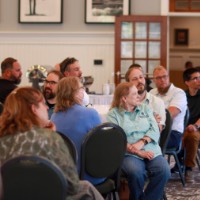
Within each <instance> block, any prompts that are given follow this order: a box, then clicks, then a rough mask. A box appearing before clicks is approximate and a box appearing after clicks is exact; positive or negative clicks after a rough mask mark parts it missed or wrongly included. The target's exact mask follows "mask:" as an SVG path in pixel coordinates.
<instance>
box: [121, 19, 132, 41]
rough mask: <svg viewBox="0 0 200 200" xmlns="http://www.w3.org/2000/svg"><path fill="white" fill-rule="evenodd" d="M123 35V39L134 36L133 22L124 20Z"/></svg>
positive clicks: (122, 25)
mask: <svg viewBox="0 0 200 200" xmlns="http://www.w3.org/2000/svg"><path fill="white" fill-rule="evenodd" d="M121 37H122V39H131V38H133V24H132V23H131V22H122V24H121Z"/></svg>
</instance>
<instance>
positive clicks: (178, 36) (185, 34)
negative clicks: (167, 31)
mask: <svg viewBox="0 0 200 200" xmlns="http://www.w3.org/2000/svg"><path fill="white" fill-rule="evenodd" d="M188 38H189V30H188V29H175V45H188Z"/></svg>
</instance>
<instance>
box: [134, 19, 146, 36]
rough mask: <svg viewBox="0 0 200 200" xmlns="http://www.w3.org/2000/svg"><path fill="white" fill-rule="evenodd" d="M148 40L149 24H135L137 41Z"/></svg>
mask: <svg viewBox="0 0 200 200" xmlns="http://www.w3.org/2000/svg"><path fill="white" fill-rule="evenodd" d="M146 38H147V23H145V22H137V23H135V39H146Z"/></svg>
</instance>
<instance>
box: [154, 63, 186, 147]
mask: <svg viewBox="0 0 200 200" xmlns="http://www.w3.org/2000/svg"><path fill="white" fill-rule="evenodd" d="M153 78H154V82H155V85H156V87H157V88H154V89H152V90H151V91H150V93H151V94H153V95H156V96H157V97H160V98H161V99H162V100H163V101H164V103H165V108H167V109H168V110H169V112H170V114H171V117H172V119H173V123H172V131H171V135H170V138H169V142H168V145H167V147H168V148H174V147H175V148H178V147H179V145H180V142H181V139H182V135H183V131H184V117H185V113H186V108H187V99H186V95H185V92H184V91H183V90H182V89H180V88H177V87H175V86H174V85H173V84H172V83H170V81H169V75H168V72H167V70H166V69H165V68H164V67H163V66H158V67H156V68H155V69H154V71H153Z"/></svg>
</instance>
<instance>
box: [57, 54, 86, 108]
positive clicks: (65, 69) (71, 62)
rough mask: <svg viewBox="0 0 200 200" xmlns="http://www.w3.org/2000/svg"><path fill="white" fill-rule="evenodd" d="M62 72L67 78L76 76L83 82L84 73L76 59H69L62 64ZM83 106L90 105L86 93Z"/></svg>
mask: <svg viewBox="0 0 200 200" xmlns="http://www.w3.org/2000/svg"><path fill="white" fill-rule="evenodd" d="M60 71H61V73H62V74H63V75H64V76H65V77H68V76H76V77H78V78H79V79H80V81H82V71H81V67H80V64H79V61H78V60H77V59H76V58H73V57H68V58H66V59H65V60H63V61H62V62H61V63H60ZM83 105H85V106H87V105H89V96H88V94H87V93H86V92H84V98H83Z"/></svg>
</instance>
